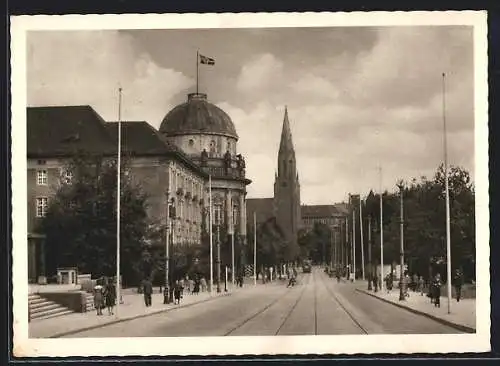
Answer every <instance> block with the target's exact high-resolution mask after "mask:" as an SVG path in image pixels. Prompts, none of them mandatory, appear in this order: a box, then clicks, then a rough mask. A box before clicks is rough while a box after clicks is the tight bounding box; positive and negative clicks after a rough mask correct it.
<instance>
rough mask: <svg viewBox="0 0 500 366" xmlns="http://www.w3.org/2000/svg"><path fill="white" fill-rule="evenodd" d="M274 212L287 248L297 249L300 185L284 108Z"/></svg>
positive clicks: (275, 183) (288, 123) (275, 184)
mask: <svg viewBox="0 0 500 366" xmlns="http://www.w3.org/2000/svg"><path fill="white" fill-rule="evenodd" d="M274 211H275V212H274V213H275V217H276V221H277V223H278V225H279V226H280V228H281V229H282V230H283V232H284V233H285V237H286V239H287V241H288V243H289V246H291V247H297V245H298V243H297V236H298V231H299V225H300V222H301V214H300V184H299V174H298V172H297V161H296V160H295V149H294V148H293V142H292V132H291V130H290V121H289V120H288V110H287V108H286V107H285V117H284V119H283V128H282V131H281V141H280V147H279V151H278V172H277V174H276V177H275V182H274Z"/></svg>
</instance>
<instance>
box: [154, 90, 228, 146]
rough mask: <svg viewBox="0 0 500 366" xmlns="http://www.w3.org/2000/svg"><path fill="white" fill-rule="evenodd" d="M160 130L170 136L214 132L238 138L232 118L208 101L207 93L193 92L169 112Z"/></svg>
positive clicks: (214, 133)
mask: <svg viewBox="0 0 500 366" xmlns="http://www.w3.org/2000/svg"><path fill="white" fill-rule="evenodd" d="M160 132H162V133H165V134H167V135H169V136H175V135H190V134H213V135H223V136H229V137H233V138H236V139H237V138H238V134H237V133H236V129H235V127H234V124H233V122H232V121H231V118H230V117H229V116H228V115H227V113H226V112H224V111H223V110H222V109H220V108H219V107H217V106H216V105H214V104H212V103H209V102H208V101H207V95H206V94H202V93H191V94H189V95H188V100H187V102H185V103H182V104H179V105H178V106H176V107H174V108H173V109H172V110H171V111H170V112H168V113H167V115H166V116H165V118H164V119H163V121H162V123H161V126H160Z"/></svg>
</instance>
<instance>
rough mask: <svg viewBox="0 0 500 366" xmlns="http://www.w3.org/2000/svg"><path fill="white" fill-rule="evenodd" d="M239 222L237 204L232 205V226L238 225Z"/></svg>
mask: <svg viewBox="0 0 500 366" xmlns="http://www.w3.org/2000/svg"><path fill="white" fill-rule="evenodd" d="M238 222H239V210H238V205H234V206H233V226H234V227H236V226H238Z"/></svg>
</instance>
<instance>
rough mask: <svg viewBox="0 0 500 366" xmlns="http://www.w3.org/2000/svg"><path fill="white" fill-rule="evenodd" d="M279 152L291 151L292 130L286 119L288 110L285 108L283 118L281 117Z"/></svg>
mask: <svg viewBox="0 0 500 366" xmlns="http://www.w3.org/2000/svg"><path fill="white" fill-rule="evenodd" d="M279 150H280V151H293V150H294V148H293V141H292V130H291V129H290V121H289V119H288V108H287V107H286V106H285V116H284V117H283V127H282V129H281V140H280V148H279Z"/></svg>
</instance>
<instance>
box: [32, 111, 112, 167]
mask: <svg viewBox="0 0 500 366" xmlns="http://www.w3.org/2000/svg"><path fill="white" fill-rule="evenodd" d="M26 138H27V141H26V142H27V156H28V158H30V157H61V156H68V155H72V154H75V153H76V152H78V151H85V152H86V153H89V154H102V155H108V154H115V153H116V143H115V141H113V139H111V138H110V136H109V134H108V133H107V130H106V127H105V122H104V120H103V119H102V118H101V116H100V115H99V114H98V113H97V112H96V111H95V110H94V109H93V108H92V107H90V106H88V105H80V106H50V107H28V108H27V131H26Z"/></svg>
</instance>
